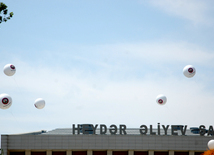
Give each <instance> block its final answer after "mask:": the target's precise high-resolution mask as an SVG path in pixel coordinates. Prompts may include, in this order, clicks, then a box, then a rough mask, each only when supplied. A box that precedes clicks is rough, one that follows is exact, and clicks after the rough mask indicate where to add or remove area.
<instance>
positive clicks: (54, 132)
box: [41, 128, 199, 136]
mask: <svg viewBox="0 0 214 155" xmlns="http://www.w3.org/2000/svg"><path fill="white" fill-rule="evenodd" d="M125 131H126V132H127V135H140V131H139V128H127V129H126V130H125ZM152 132H156V135H157V134H158V129H153V130H152ZM176 133H178V135H182V133H181V131H180V130H177V131H176ZM41 134H43V135H44V134H45V135H72V134H73V130H72V128H57V129H54V130H51V131H48V132H44V133H41ZM75 134H76V135H77V131H75ZM80 134H82V133H80ZM95 134H96V135H100V129H96V133H95ZM119 134H120V133H119V130H118V131H117V134H116V135H119ZM106 135H110V132H109V129H107V132H106ZM146 135H150V130H149V129H148V132H147V134H146ZM160 135H165V132H164V130H163V129H161V130H160ZM167 135H172V134H171V129H168V130H167ZM185 135H188V136H189V135H192V136H199V134H193V133H192V132H191V130H190V129H187V130H186V133H185Z"/></svg>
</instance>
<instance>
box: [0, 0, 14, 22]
mask: <svg viewBox="0 0 214 155" xmlns="http://www.w3.org/2000/svg"><path fill="white" fill-rule="evenodd" d="M12 17H13V12H10V13H9V14H8V10H7V5H6V4H4V3H2V2H1V3H0V24H1V23H2V22H6V21H7V20H9V19H10V18H12Z"/></svg>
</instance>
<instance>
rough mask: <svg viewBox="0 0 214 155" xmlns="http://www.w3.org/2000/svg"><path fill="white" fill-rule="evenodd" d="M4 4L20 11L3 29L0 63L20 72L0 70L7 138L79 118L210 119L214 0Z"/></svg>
mask: <svg viewBox="0 0 214 155" xmlns="http://www.w3.org/2000/svg"><path fill="white" fill-rule="evenodd" d="M4 3H5V4H6V5H8V9H9V11H13V12H14V17H13V18H12V19H11V20H10V21H8V22H6V23H2V24H1V25H0V31H1V33H0V36H1V37H0V54H1V58H2V59H1V61H0V65H1V66H2V70H3V67H4V66H5V65H6V64H8V63H12V64H14V65H15V66H16V69H17V71H16V74H15V75H14V76H12V77H8V76H6V75H4V73H3V71H2V73H1V74H0V79H1V83H0V93H7V94H9V95H10V96H11V97H12V99H13V104H12V106H11V107H10V108H9V109H7V110H1V111H0V116H1V117H0V122H1V128H0V133H1V134H8V133H22V132H31V131H38V130H52V129H55V128H69V127H71V125H72V124H82V123H92V124H106V125H107V126H110V125H111V124H116V125H119V124H126V125H127V127H128V128H132V127H136V128H138V127H139V126H140V125H142V124H145V125H150V124H151V125H154V126H157V123H161V124H163V125H167V124H169V125H176V124H182V125H188V127H191V126H199V125H201V124H203V125H205V126H206V127H208V126H209V125H213V124H212V123H213V121H212V119H211V118H213V108H214V104H213V102H214V96H213V94H214V79H213V76H214V72H213V70H214V51H213V49H214V44H213V39H214V35H213V34H214V22H213V21H214V16H213V14H214V8H213V6H214V5H213V4H214V2H213V1H211V0H205V1H200V0H188V1H186V0H175V1H173V2H172V1H169V0H150V1H148V0H132V1H131V0H117V1H113V0H103V1H100V0H93V1H86V0H78V1H74V0H70V1H68V0H60V1H59V0H52V1H50V0H46V1H41V0H37V1H24V0H20V1H12V0H6V1H4ZM186 65H193V66H195V68H196V75H195V76H194V77H193V78H186V77H185V76H184V75H183V73H182V70H183V68H184V67H185V66H186ZM159 94H165V95H166V97H167V99H168V101H167V103H166V105H164V106H160V105H158V104H157V103H156V96H157V95H159ZM37 98H43V99H45V101H46V106H45V108H44V109H42V110H38V109H36V108H35V107H34V101H35V100H36V99H37Z"/></svg>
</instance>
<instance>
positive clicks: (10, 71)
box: [4, 64, 16, 76]
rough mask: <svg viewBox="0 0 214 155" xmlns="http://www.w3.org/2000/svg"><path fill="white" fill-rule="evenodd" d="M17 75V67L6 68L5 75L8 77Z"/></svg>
mask: <svg viewBox="0 0 214 155" xmlns="http://www.w3.org/2000/svg"><path fill="white" fill-rule="evenodd" d="M15 73H16V67H15V66H14V65H12V64H7V65H5V66H4V74H5V75H7V76H13V75H14V74H15Z"/></svg>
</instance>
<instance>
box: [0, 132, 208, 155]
mask: <svg viewBox="0 0 214 155" xmlns="http://www.w3.org/2000/svg"><path fill="white" fill-rule="evenodd" d="M1 139H2V140H1V142H2V144H1V146H2V148H3V149H4V153H5V154H4V155H10V153H11V152H17V151H18V152H20V151H24V152H25V155H34V154H33V153H34V152H35V155H39V154H36V153H37V152H40V154H41V153H42V151H43V154H41V155H58V154H59V153H60V152H58V154H57V151H66V155H75V152H74V151H85V154H84V155H97V154H96V153H94V154H93V151H106V155H140V154H141V153H142V155H146V153H147V154H148V155H187V154H188V153H189V155H194V152H199V153H200V152H203V151H205V150H207V142H208V141H209V140H210V139H212V137H206V136H171V135H170V136H157V135H156V136H153V135H2V136H1ZM54 151H55V152H56V154H54ZM90 151H91V152H90ZM109 151H110V152H109ZM114 151H120V152H116V154H115V152H114ZM123 151H125V152H123ZM127 151H128V152H127ZM135 151H144V152H136V153H135ZM145 151H146V152H145ZM7 152H8V153H7ZM44 152H45V154H44ZM72 152H73V154H72ZM191 152H192V153H191ZM79 153H80V152H79ZM100 153H101V152H100ZM102 153H104V152H102ZM139 153H140V154H139ZM11 155H14V154H11ZM60 155H65V153H64V154H63V153H62V152H61V154H60ZM77 155H79V154H77ZM80 155H83V154H80ZM102 155H104V154H102Z"/></svg>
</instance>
